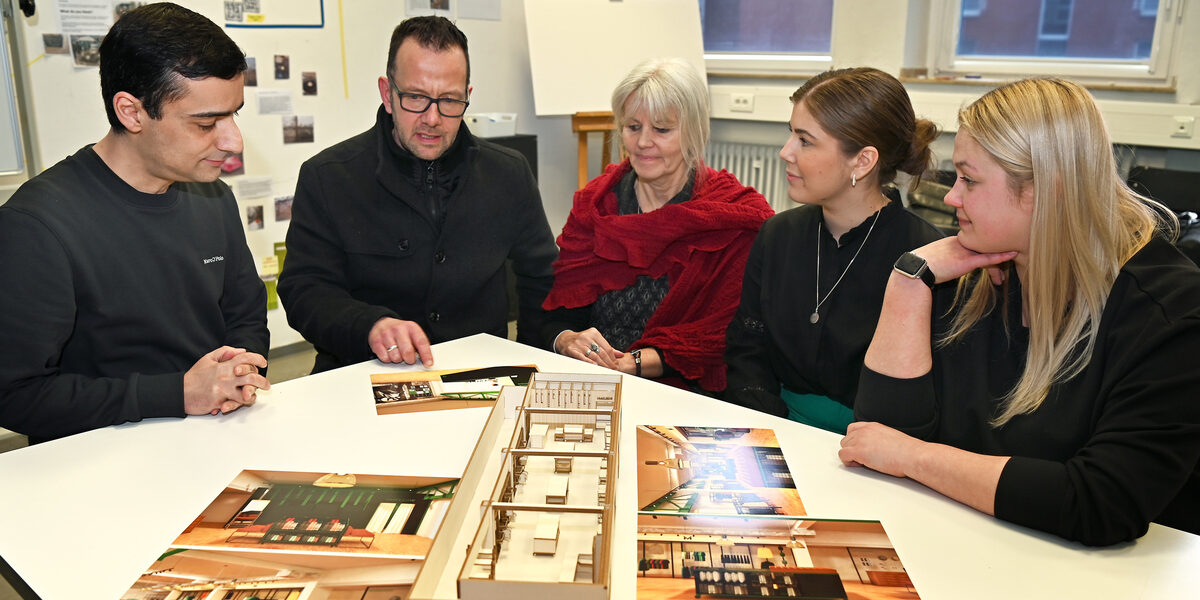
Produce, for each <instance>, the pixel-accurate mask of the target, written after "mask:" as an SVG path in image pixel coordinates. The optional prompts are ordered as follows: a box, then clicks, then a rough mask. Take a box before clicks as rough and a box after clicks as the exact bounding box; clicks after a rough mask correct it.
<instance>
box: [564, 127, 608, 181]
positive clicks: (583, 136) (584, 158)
mask: <svg viewBox="0 0 1200 600" xmlns="http://www.w3.org/2000/svg"><path fill="white" fill-rule="evenodd" d="M614 129H616V124H615V123H614V122H613V114H612V112H610V111H597V112H577V113H575V114H574V115H572V116H571V131H574V132H575V133H576V135H577V136H578V137H579V189H583V186H584V185H585V184H587V181H588V134H589V133H591V132H593V131H599V132H602V133H603V134H604V151H603V153H602V154H601V155H600V160H601V163H600V170H601V171H603V170H604V168H605V167H607V166H608V165H610V164H612V135H613V130H614Z"/></svg>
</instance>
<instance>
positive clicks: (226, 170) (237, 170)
mask: <svg viewBox="0 0 1200 600" xmlns="http://www.w3.org/2000/svg"><path fill="white" fill-rule="evenodd" d="M245 172H246V163H244V162H242V153H241V152H238V153H237V154H230V155H229V157H228V158H226V159H225V162H223V163H221V173H220V176H221V177H226V176H233V175H241V174H243V173H245Z"/></svg>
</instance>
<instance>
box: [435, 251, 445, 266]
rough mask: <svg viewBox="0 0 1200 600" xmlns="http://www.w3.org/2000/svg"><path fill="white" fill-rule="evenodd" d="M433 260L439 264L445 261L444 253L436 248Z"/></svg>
mask: <svg viewBox="0 0 1200 600" xmlns="http://www.w3.org/2000/svg"><path fill="white" fill-rule="evenodd" d="M433 260H434V261H436V262H437V264H439V265H440V264H442V263H444V262H446V253H445V252H442V251H441V250H438V252H437V254H434V255H433Z"/></svg>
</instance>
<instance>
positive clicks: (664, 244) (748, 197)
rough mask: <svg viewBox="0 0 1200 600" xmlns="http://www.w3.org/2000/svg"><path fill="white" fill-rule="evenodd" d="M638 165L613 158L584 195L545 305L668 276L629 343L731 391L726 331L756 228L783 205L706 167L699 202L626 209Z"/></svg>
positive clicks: (569, 303)
mask: <svg viewBox="0 0 1200 600" xmlns="http://www.w3.org/2000/svg"><path fill="white" fill-rule="evenodd" d="M629 169H630V165H629V161H625V162H622V163H621V164H619V165H612V166H610V167H608V169H606V170H605V172H604V174H602V175H600V176H599V177H597V178H596V179H593V180H592V181H591V182H590V183H588V185H587V186H586V187H584V188H583V189H582V190H579V191H578V192H576V193H575V202H574V206H572V208H571V215H570V217H569V218H568V219H567V224H566V226H565V227H563V232H562V235H560V236H559V237H558V246H559V248H560V249H561V250H560V252H559V256H558V260H557V261H556V262H555V263H554V287H553V288H552V289H551V290H550V295H549V296H547V297H546V302H545V304H543V306H544V308H546V309H547V310H553V309H556V308H559V307H566V308H576V307H580V306H587V305H589V304H592V303H594V302H595V301H596V298H597V297H599V296H600V294H601V293H603V292H607V291H611V290H620V289H625V288H627V287H629V286H630V285H633V283H634V281H635V280H636V279H637V277H638V276H639V275H646V276H649V277H651V278H654V279H657V278H659V277H662V276H663V275H666V276H667V277H668V281H669V282H670V285H671V287H670V291H669V292H668V293H667V295H666V297H665V298H663V300H662V303H661V304H659V306H658V309H657V310H656V311H655V312H654V315H653V316H651V317H650V320H649V321H647V322H646V330H645V331H644V332H643V333H642V337H641V339H639V340H637V341H636V342H634V343H633V346H631V347H630V350H635V349H637V348H644V347H654V348H657V349H658V350H659V352H660V353H661V354H662V356H663V360H665V361H666V362H667V364H669V365H671V367H673V368H674V369H675V370H677V371H679V372H680V373H681V374H682V375H683V376H684V377H685V378H687V379H690V380H698V381H699V383H700V386H701V387H703V388H705V389H708V390H712V391H719V390H723V389H724V388H725V363H724V360H723V356H722V355H723V354H724V352H725V329H726V328H727V327H728V326H729V321H730V319H732V318H733V314H734V312H735V311H736V310H737V306H738V301H739V300H740V299H741V293H742V274H743V271H744V270H745V268H746V258H747V256H748V255H749V253H750V246H751V244H752V243H753V242H754V236H755V235H756V234H757V233H758V229H759V227H761V226H762V223H763V221H765V220H767V218H769V217H770V216H771V215H772V214H774V213H773V211H772V210H771V207H770V206H768V205H767V202H766V200H765V199H764V198H763V196H762V194H759V193H758V192H757V191H755V190H754V188H749V187H745V186H743V185H742V184H741V183H739V182H738V180H737V178H736V177H734V176H733V175H732V174H731V173H729V172H727V171H721V172H719V173H718V172H717V171H714V170H713V169H710V168H708V167H701V169H703V173H702V176H701V177H698V178H697V182H696V185H695V188H694V189H693V192H692V198H691V200H688V201H687V202H683V203H681V204H668V205H666V206H664V207H662V208H659V209H657V210H655V211H653V212H650V213H646V214H637V215H620V214H619V213H618V208H617V195H616V193H615V192H614V190H615V189H616V186H617V183H618V182H619V181H620V180H621V178H622V177H624V176H625V173H627V172H628V171H629Z"/></svg>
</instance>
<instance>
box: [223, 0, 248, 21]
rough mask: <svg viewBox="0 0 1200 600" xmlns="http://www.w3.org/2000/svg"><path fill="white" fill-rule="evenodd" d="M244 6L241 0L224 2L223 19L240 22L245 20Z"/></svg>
mask: <svg viewBox="0 0 1200 600" xmlns="http://www.w3.org/2000/svg"><path fill="white" fill-rule="evenodd" d="M244 11H245V7H244V6H243V5H242V2H241V0H236V1H229V0H226V2H225V21H227V22H229V23H241V22H242V21H244V20H245V14H244Z"/></svg>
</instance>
